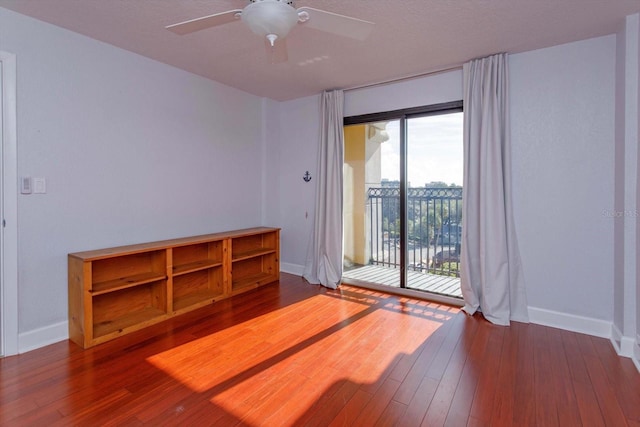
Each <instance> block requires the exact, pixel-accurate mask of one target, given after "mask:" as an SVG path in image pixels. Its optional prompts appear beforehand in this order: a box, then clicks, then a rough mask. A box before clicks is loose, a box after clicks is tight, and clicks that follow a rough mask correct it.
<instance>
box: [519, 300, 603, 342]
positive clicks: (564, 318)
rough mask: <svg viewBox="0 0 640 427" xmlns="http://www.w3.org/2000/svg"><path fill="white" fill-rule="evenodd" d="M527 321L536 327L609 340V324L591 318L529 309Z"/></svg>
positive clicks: (534, 308) (540, 309) (542, 309)
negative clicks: (547, 327)
mask: <svg viewBox="0 0 640 427" xmlns="http://www.w3.org/2000/svg"><path fill="white" fill-rule="evenodd" d="M529 321H530V322H531V323H536V324H538V325H544V326H550V327H552V328H559V329H565V330H567V331H572V332H579V333H581V334H587V335H593V336H596V337H600V338H611V325H612V324H611V322H608V321H606V320H600V319H594V318H592V317H584V316H577V315H574V314H567V313H561V312H559V311H552V310H546V309H544V308H537V307H529Z"/></svg>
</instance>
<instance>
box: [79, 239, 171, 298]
mask: <svg viewBox="0 0 640 427" xmlns="http://www.w3.org/2000/svg"><path fill="white" fill-rule="evenodd" d="M166 274H167V273H166V251H164V250H158V251H149V252H142V253H135V254H129V255H121V256H116V257H112V258H106V259H100V260H96V261H94V262H93V263H92V267H91V282H92V283H93V285H92V287H91V291H92V292H93V293H94V294H103V293H107V292H111V291H119V290H121V289H125V288H131V287H134V286H140V285H145V284H146V283H149V282H153V281H156V280H161V279H164V278H165V277H166Z"/></svg>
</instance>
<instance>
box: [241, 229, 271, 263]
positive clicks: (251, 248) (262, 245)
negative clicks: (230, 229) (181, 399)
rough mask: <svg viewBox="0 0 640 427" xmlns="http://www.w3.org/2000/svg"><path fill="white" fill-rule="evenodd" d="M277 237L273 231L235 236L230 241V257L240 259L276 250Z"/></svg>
mask: <svg viewBox="0 0 640 427" xmlns="http://www.w3.org/2000/svg"><path fill="white" fill-rule="evenodd" d="M277 237H278V233H277V232H275V231H274V232H267V233H261V234H253V235H249V236H242V237H235V238H233V239H232V241H231V259H232V260H242V259H247V258H250V257H253V256H260V255H262V254H265V253H269V252H276V251H277V248H278V243H277V242H278V239H277Z"/></svg>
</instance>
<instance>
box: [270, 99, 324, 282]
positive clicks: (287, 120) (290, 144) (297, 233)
mask: <svg viewBox="0 0 640 427" xmlns="http://www.w3.org/2000/svg"><path fill="white" fill-rule="evenodd" d="M272 106H273V108H274V109H276V111H277V113H276V116H277V120H278V123H279V128H280V131H279V133H278V134H277V135H278V138H279V140H278V144H273V146H274V147H276V146H277V161H274V162H273V166H274V167H277V168H278V169H277V170H278V173H277V180H276V181H275V183H276V185H277V188H278V190H277V194H278V197H275V198H274V199H273V200H270V201H269V208H268V211H269V212H272V217H274V218H278V224H277V225H278V226H279V227H282V234H281V239H280V253H281V255H280V260H281V268H282V270H283V271H287V272H290V273H294V274H300V275H301V274H302V272H303V267H304V264H305V260H306V256H307V246H308V244H309V237H310V233H311V230H312V229H313V218H314V205H315V191H316V183H317V182H318V172H317V169H316V168H317V156H318V153H317V150H318V142H319V136H318V135H319V132H320V124H319V117H320V97H319V96H310V97H306V98H300V99H296V100H293V101H287V102H281V103H275V104H272ZM271 136H272V139H273V134H272V135H271ZM268 144H269V145H270V146H271V142H269V143H268ZM270 156H272V157H271V158H272V159H273V158H275V157H276V156H275V154H270ZM306 171H309V173H310V174H311V177H312V178H311V181H310V182H305V181H304V180H303V179H302V177H303V176H304V174H305V172H306Z"/></svg>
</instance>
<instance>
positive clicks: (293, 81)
mask: <svg viewBox="0 0 640 427" xmlns="http://www.w3.org/2000/svg"><path fill="white" fill-rule="evenodd" d="M246 4H247V3H246V0H215V1H207V0H180V1H178V0H0V7H5V8H7V9H11V10H14V11H16V12H19V13H22V14H25V15H29V16H32V17H34V18H36V19H39V20H42V21H46V22H49V23H52V24H54V25H58V26H60V27H64V28H67V29H69V30H72V31H75V32H77V33H80V34H84V35H86V36H89V37H91V38H94V39H97V40H101V41H103V42H106V43H109V44H112V45H115V46H118V47H121V48H123V49H127V50H129V51H132V52H136V53H138V54H141V55H144V56H147V57H150V58H153V59H156V60H158V61H161V62H164V63H167V64H171V65H173V66H176V67H179V68H182V69H184V70H187V71H190V72H193V73H195V74H199V75H201V76H204V77H207V78H210V79H212V80H216V81H218V82H221V83H224V84H227V85H229V86H233V87H236V88H239V89H242V90H244V91H246V92H250V93H253V94H255V95H259V96H265V97H269V98H272V99H276V100H287V99H294V98H299V97H302V96H307V95H312V94H316V93H319V92H320V91H322V90H324V89H331V88H350V87H356V86H362V85H367V84H373V83H378V82H384V81H388V80H393V79H398V78H403V77H408V76H412V75H417V74H421V73H427V72H430V71H437V70H441V69H445V68H450V67H455V66H459V65H461V64H462V63H463V62H465V61H468V60H470V59H472V58H475V57H480V56H485V55H490V54H493V53H498V52H509V53H516V52H522V51H527V50H533V49H538V48H542V47H548V46H553V45H557V44H562V43H567V42H571V41H576V40H581V39H586V38H590V37H596V36H601V35H605V34H611V33H614V32H616V31H617V29H618V28H619V26H620V24H621V23H622V20H623V19H624V17H625V16H626V15H630V14H633V13H636V12H639V11H640V0H298V1H297V2H296V4H295V6H296V7H301V6H311V7H314V8H317V9H324V10H327V11H331V12H335V13H340V14H344V15H348V16H353V17H357V18H360V19H365V20H368V21H372V22H375V23H376V25H375V28H374V31H373V33H372V34H371V36H370V37H369V38H368V39H367V40H366V41H364V42H360V41H354V40H350V39H345V38H341V37H338V36H335V35H332V34H328V33H324V32H319V31H317V30H314V29H311V28H304V27H303V26H297V27H296V28H294V29H293V30H292V31H291V33H290V34H289V36H288V37H287V44H288V50H289V61H288V62H286V63H280V64H270V63H269V61H268V60H267V57H266V54H265V50H264V44H263V41H262V40H261V39H260V38H259V37H258V36H256V35H254V34H253V33H251V32H250V31H249V29H248V28H246V27H245V26H244V25H243V24H242V23H241V22H234V23H231V24H227V25H224V26H221V27H216V28H210V29H207V30H203V31H200V32H197V33H193V34H189V35H185V36H178V35H176V34H173V33H171V32H169V31H167V30H165V28H164V27H165V26H166V25H169V24H173V23H176V22H180V21H184V20H188V19H192V18H197V17H200V16H204V15H210V14H213V13H219V12H224V11H227V10H229V9H239V8H243V7H244V6H245V5H246Z"/></svg>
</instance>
